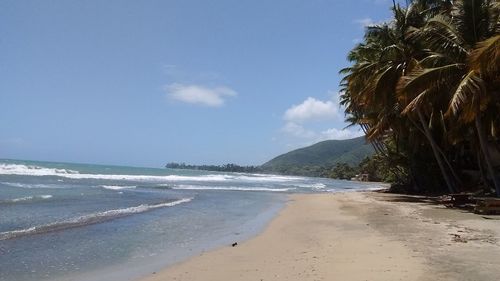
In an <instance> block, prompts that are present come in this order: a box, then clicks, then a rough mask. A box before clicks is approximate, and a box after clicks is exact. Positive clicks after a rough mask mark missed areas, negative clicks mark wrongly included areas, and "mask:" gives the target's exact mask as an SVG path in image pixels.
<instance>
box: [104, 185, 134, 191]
mask: <svg viewBox="0 0 500 281" xmlns="http://www.w3.org/2000/svg"><path fill="white" fill-rule="evenodd" d="M101 187H102V188H104V189H110V190H122V189H134V188H136V187H137V186H135V185H128V186H123V185H101Z"/></svg>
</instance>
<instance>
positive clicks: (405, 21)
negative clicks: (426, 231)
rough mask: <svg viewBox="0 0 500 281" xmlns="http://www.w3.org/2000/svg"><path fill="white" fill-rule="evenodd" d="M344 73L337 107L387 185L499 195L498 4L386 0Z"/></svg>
mask: <svg viewBox="0 0 500 281" xmlns="http://www.w3.org/2000/svg"><path fill="white" fill-rule="evenodd" d="M392 12H393V18H392V19H391V20H390V21H388V22H384V23H379V24H375V25H371V26H368V27H367V28H366V31H365V35H364V39H363V40H362V42H361V43H359V44H358V45H357V46H356V47H355V48H354V49H353V50H352V51H351V52H350V53H349V55H348V60H349V62H350V66H349V67H347V68H345V69H342V70H341V71H340V73H341V74H342V75H343V80H342V82H341V87H342V96H341V104H342V105H344V106H345V107H346V120H347V121H348V122H350V123H351V124H352V125H359V126H360V127H361V128H362V129H363V130H364V132H365V133H366V138H367V139H368V140H369V141H370V142H371V143H372V144H373V146H374V147H375V150H376V153H377V154H376V157H375V158H376V161H377V163H378V165H380V166H384V167H386V168H387V172H388V173H390V174H391V181H393V182H394V183H395V184H397V185H399V186H403V187H404V188H405V190H406V191H415V192H419V193H440V192H448V193H455V192H462V191H478V190H480V191H482V192H483V193H485V194H488V193H491V194H493V193H496V195H497V196H500V172H499V167H500V152H499V147H500V145H499V144H500V114H499V113H500V72H499V71H500V17H499V15H500V3H499V2H498V1H494V0H462V1H447V0H415V1H408V4H407V5H400V4H397V3H396V2H393V7H392Z"/></svg>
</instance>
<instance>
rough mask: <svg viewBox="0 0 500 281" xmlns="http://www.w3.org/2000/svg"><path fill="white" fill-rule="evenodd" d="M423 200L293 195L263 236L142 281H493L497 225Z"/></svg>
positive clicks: (499, 275) (498, 272) (499, 273)
mask: <svg viewBox="0 0 500 281" xmlns="http://www.w3.org/2000/svg"><path fill="white" fill-rule="evenodd" d="M498 219H499V217H498V216H497V217H491V218H489V219H486V218H483V217H482V216H478V215H474V214H471V213H467V212H463V211H459V210H450V209H446V208H445V207H443V206H441V205H436V204H434V203H433V202H432V200H428V199H426V198H423V197H411V196H401V195H391V194H382V193H375V192H367V193H358V192H350V193H337V194H319V195H318V194H314V195H293V196H291V197H290V201H289V202H288V204H287V206H286V207H285V208H284V209H283V210H282V211H281V212H280V214H279V215H278V216H277V217H276V218H275V219H274V220H273V221H272V222H271V223H270V224H269V226H268V227H267V228H266V230H265V231H264V232H263V233H262V234H260V235H258V236H257V237H255V238H253V239H251V240H248V241H244V242H241V241H238V242H239V245H238V246H236V247H230V246H228V247H225V248H222V249H219V250H215V251H211V252H207V253H203V254H201V255H199V256H196V257H194V258H191V259H189V260H187V261H185V262H182V263H179V264H177V265H174V266H172V267H169V268H166V269H165V270H163V271H161V272H155V273H152V274H151V275H150V276H148V277H146V278H145V279H143V280H142V281H160V280H161V281H171V280H177V281H198V280H199V281H223V280H228V281H229V280H230V281H239V280H241V281H246V280H248V281H250V280H252V281H268V280H296V281H299V280H300V281H306V280H311V281H312V280H342V281H350V280H370V281H371V280H381V281H382V280H383V281H390V280H474V281H478V280H492V281H493V280H500V242H499V240H500V220H498Z"/></svg>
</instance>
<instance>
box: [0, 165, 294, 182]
mask: <svg viewBox="0 0 500 281" xmlns="http://www.w3.org/2000/svg"><path fill="white" fill-rule="evenodd" d="M0 175H23V176H58V177H64V178H69V179H99V180H125V181H139V182H178V181H191V182H225V181H247V182H287V181H293V180H296V179H297V177H289V176H277V175H259V174H254V175H250V174H248V175H245V174H237V175H228V174H209V175H200V176H179V175H165V176H154V175H113V174H109V175H108V174H80V173H78V172H77V171H73V170H66V169H54V168H44V167H39V166H30V165H22V164H0Z"/></svg>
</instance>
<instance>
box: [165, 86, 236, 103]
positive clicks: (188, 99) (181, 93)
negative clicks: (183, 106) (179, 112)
mask: <svg viewBox="0 0 500 281" xmlns="http://www.w3.org/2000/svg"><path fill="white" fill-rule="evenodd" d="M165 91H166V92H167V96H168V97H169V98H170V99H172V100H177V101H181V102H185V103H191V104H197V105H203V106H210V107H220V106H223V105H224V103H225V102H226V98H228V97H235V96H237V95H238V94H237V93H236V92H235V91H234V90H232V89H230V88H227V87H214V88H209V87H204V86H199V85H184V84H179V83H174V84H170V85H167V86H165Z"/></svg>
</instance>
